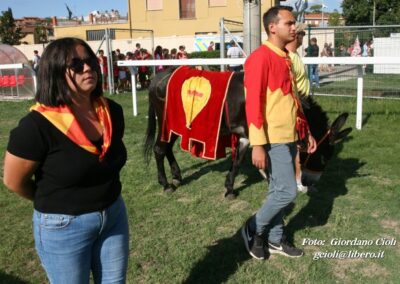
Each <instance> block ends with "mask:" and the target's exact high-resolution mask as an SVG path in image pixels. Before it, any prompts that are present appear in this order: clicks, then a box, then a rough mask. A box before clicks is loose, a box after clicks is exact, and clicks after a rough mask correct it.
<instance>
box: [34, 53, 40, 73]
mask: <svg viewBox="0 0 400 284" xmlns="http://www.w3.org/2000/svg"><path fill="white" fill-rule="evenodd" d="M39 61H40V56H39V52H38V51H37V50H34V51H33V60H32V63H33V70H35V73H36V74H37V73H38V71H39Z"/></svg>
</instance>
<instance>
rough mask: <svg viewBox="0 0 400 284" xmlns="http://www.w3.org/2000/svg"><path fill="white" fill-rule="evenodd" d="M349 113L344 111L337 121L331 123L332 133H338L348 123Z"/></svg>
mask: <svg viewBox="0 0 400 284" xmlns="http://www.w3.org/2000/svg"><path fill="white" fill-rule="evenodd" d="M348 116H349V114H348V113H347V112H344V113H342V114H341V115H339V116H338V117H337V118H336V119H335V121H334V122H333V123H332V125H331V131H332V133H334V134H336V133H338V132H339V131H340V129H341V128H342V127H343V125H344V124H345V123H346V120H347V117H348Z"/></svg>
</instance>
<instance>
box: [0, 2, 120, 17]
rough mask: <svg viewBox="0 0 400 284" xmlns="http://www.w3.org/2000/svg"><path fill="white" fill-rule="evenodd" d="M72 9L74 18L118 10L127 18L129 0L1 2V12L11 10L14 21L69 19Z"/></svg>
mask: <svg viewBox="0 0 400 284" xmlns="http://www.w3.org/2000/svg"><path fill="white" fill-rule="evenodd" d="M65 4H67V5H68V7H69V8H70V9H71V11H72V14H73V16H77V17H79V18H80V17H81V16H87V15H89V13H90V12H92V11H95V10H98V11H100V12H104V11H106V10H107V11H111V9H114V10H118V12H119V14H120V15H121V16H126V13H127V11H128V0H0V11H6V10H7V9H8V8H11V10H12V12H13V16H14V19H19V18H22V17H29V16H31V17H40V18H46V17H52V16H57V17H58V18H60V17H67V16H68V10H67V8H66V6H65Z"/></svg>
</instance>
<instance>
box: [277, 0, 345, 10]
mask: <svg viewBox="0 0 400 284" xmlns="http://www.w3.org/2000/svg"><path fill="white" fill-rule="evenodd" d="M296 2H297V0H286V1H285V2H282V4H285V5H288V4H294V3H296ZM341 3H342V0H308V7H310V6H312V5H317V4H319V5H321V4H323V5H325V6H326V8H325V9H324V12H332V11H333V10H335V9H336V10H338V11H339V12H342V8H341V7H340V5H341ZM293 6H294V5H293Z"/></svg>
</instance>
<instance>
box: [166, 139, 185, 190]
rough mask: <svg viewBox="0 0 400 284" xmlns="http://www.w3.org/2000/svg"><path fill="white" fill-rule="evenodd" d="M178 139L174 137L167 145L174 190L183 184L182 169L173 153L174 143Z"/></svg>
mask: <svg viewBox="0 0 400 284" xmlns="http://www.w3.org/2000/svg"><path fill="white" fill-rule="evenodd" d="M177 138H178V136H174V137H173V138H171V142H170V143H169V144H168V145H167V149H166V155H167V159H168V163H169V166H170V168H171V174H172V186H173V187H174V188H177V187H178V186H180V185H181V182H182V174H181V169H180V168H179V165H178V162H177V161H176V159H175V156H174V152H173V147H174V143H175V141H176V139H177Z"/></svg>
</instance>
